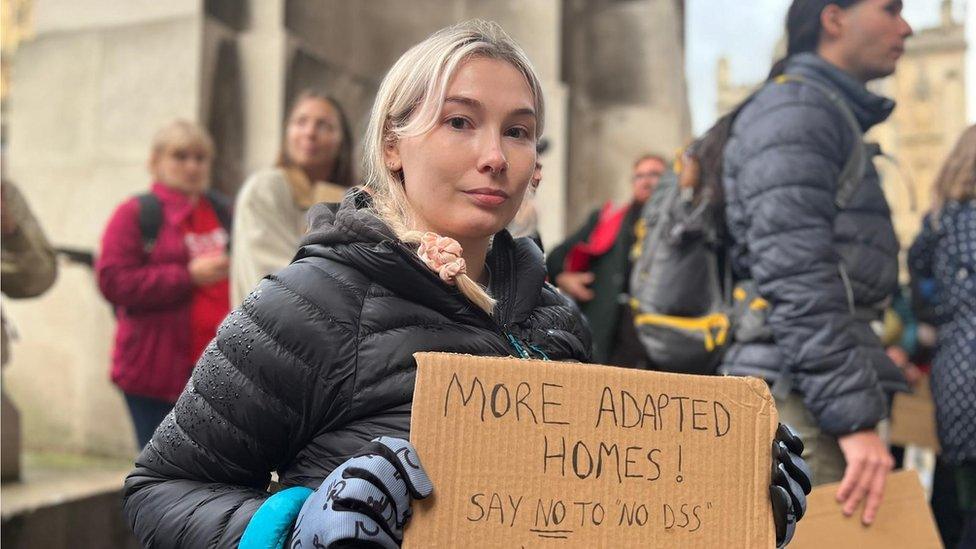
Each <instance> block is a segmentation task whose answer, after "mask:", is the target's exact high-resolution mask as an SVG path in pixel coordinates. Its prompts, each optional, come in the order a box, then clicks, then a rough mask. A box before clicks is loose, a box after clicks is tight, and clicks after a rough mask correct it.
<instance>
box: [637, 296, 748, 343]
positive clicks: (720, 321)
mask: <svg viewBox="0 0 976 549" xmlns="http://www.w3.org/2000/svg"><path fill="white" fill-rule="evenodd" d="M631 304H632V305H634V304H635V303H634V302H633V301H632V302H631ZM634 323H635V324H637V325H638V326H644V325H656V326H666V327H669V328H678V329H681V330H692V331H699V332H702V334H704V336H705V350H706V351H712V350H714V349H715V346H716V345H724V344H725V341H726V339H727V338H728V332H729V317H728V316H727V315H725V314H722V313H712V314H710V315H705V316H700V317H695V318H691V317H683V316H670V315H658V314H653V313H641V314H638V315H636V316H634ZM713 332H714V335H713Z"/></svg>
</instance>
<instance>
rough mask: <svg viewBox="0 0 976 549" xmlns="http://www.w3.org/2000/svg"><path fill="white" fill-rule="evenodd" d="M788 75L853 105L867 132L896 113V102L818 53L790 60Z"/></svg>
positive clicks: (858, 119)
mask: <svg viewBox="0 0 976 549" xmlns="http://www.w3.org/2000/svg"><path fill="white" fill-rule="evenodd" d="M786 74H796V75H799V76H803V77H806V78H813V79H816V80H817V81H819V82H822V83H824V84H827V85H829V86H831V87H833V88H835V89H837V90H838V91H840V93H841V95H842V96H843V97H844V98H845V99H847V102H848V103H849V104H850V105H851V109H852V110H853V111H854V115H855V116H856V117H857V121H858V122H859V123H860V124H861V129H862V130H864V131H868V130H869V129H870V128H871V127H872V126H874V125H875V124H879V123H881V122H883V121H884V120H885V119H886V118H888V116H889V115H891V112H892V111H893V110H894V109H895V102H894V101H892V100H891V99H889V98H887V97H883V96H880V95H877V94H875V93H872V92H871V91H869V90H868V89H867V87H866V86H865V85H864V84H863V83H861V82H860V81H858V80H857V79H856V78H854V77H853V76H851V75H850V74H848V73H847V72H844V71H843V70H841V69H840V68H839V67H837V66H836V65H833V64H832V63H830V62H829V61H827V60H826V59H824V58H823V57H820V56H819V55H817V54H815V53H810V52H807V53H800V54H796V55H794V56H792V57H790V59H789V61H787V64H786Z"/></svg>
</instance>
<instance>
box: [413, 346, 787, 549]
mask: <svg viewBox="0 0 976 549" xmlns="http://www.w3.org/2000/svg"><path fill="white" fill-rule="evenodd" d="M415 357H416V359H417V383H416V388H415V391H414V400H413V410H412V418H411V427H410V438H411V440H412V441H413V443H414V444H415V445H416V447H417V451H418V453H419V454H420V459H421V461H422V462H423V465H424V468H425V469H426V470H427V472H428V473H429V475H430V478H431V480H432V481H433V484H434V495H433V496H432V497H431V498H429V499H427V500H423V501H417V502H414V504H413V510H414V515H413V518H412V519H411V522H410V524H409V526H408V527H407V530H406V533H405V539H404V547H408V548H409V547H424V548H427V547H445V548H455V547H506V548H511V547H543V546H546V547H548V546H559V547H614V548H616V547H773V546H774V545H775V529H774V527H773V522H772V510H771V506H770V503H769V479H770V461H771V451H770V446H771V442H772V439H773V436H774V434H775V430H776V425H777V414H776V408H775V405H774V403H773V399H772V396H771V395H770V393H769V390H768V387H767V386H766V384H765V383H764V382H762V381H760V380H758V379H754V378H733V377H719V376H687V375H677V374H665V373H657V372H646V371H639V370H631V369H624V368H614V367H611V366H599V365H588V364H574V363H559V362H543V361H537V360H518V359H510V358H486V357H472V356H464V355H455V354H444V353H418V354H417V355H415Z"/></svg>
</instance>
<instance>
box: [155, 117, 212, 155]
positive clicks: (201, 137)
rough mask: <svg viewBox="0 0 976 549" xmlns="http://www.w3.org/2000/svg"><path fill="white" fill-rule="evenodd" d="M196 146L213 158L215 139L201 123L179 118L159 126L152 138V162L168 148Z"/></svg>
mask: <svg viewBox="0 0 976 549" xmlns="http://www.w3.org/2000/svg"><path fill="white" fill-rule="evenodd" d="M181 148H195V149H200V150H202V151H204V152H206V153H207V156H208V157H210V158H211V159H213V155H214V144H213V139H211V138H210V134H209V133H207V130H205V129H203V128H202V127H201V126H200V125H199V124H195V123H193V122H190V121H189V120H184V119H181V118H178V119H176V120H173V121H171V122H169V123H168V124H166V125H165V126H163V127H162V128H159V129H158V130H157V131H156V133H155V134H154V135H153V138H152V146H151V148H150V155H149V157H150V162H154V161H155V160H156V159H157V158H158V157H159V155H161V154H163V153H164V152H166V151H167V150H168V149H181Z"/></svg>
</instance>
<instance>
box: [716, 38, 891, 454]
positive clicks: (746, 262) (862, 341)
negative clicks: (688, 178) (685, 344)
mask: <svg viewBox="0 0 976 549" xmlns="http://www.w3.org/2000/svg"><path fill="white" fill-rule="evenodd" d="M786 73H787V74H795V75H799V76H800V77H801V78H804V79H810V80H816V81H818V82H820V83H821V84H824V85H826V86H829V87H830V88H832V89H835V90H837V91H838V92H839V93H840V95H841V96H842V97H843V98H844V99H846V100H847V101H848V104H849V105H850V107H851V109H852V111H853V112H854V114H855V116H856V117H857V119H858V121H859V122H860V125H861V127H862V129H863V131H867V130H868V129H869V128H870V127H871V126H873V125H875V124H877V123H879V122H881V121H883V120H884V119H885V118H887V117H888V115H889V114H890V113H891V111H892V109H893V108H894V103H893V102H892V101H890V100H889V99H886V98H883V97H880V96H877V95H874V94H872V93H871V92H869V91H868V90H867V89H866V88H865V87H864V85H863V84H861V83H860V82H857V81H856V80H855V79H853V78H852V77H851V76H850V75H848V74H846V73H844V72H843V71H841V70H840V69H838V68H837V67H834V66H833V65H831V64H829V63H828V62H827V61H825V60H823V59H822V58H820V57H818V56H817V55H815V54H810V53H806V54H800V55H796V56H794V57H793V58H792V59H791V60H790V62H789V63H788V65H787V68H786ZM853 139H861V136H860V135H858V136H855V135H854V134H853V132H852V131H851V129H850V125H849V124H847V123H846V122H845V120H844V118H843V115H842V113H841V111H840V110H839V109H838V108H837V107H836V106H835V105H834V104H832V103H831V101H830V99H828V98H827V96H826V95H825V94H824V93H823V92H822V91H820V90H818V89H816V88H814V87H813V86H811V85H805V84H803V83H800V82H794V81H788V82H785V83H777V82H771V83H768V84H766V86H765V87H764V88H763V89H762V90H761V91H760V92H759V93H758V94H757V95H756V96H755V98H754V99H753V100H752V102H751V103H749V104H748V105H747V106H746V107H745V108H744V109H743V110H742V112H741V113H740V114H739V116H738V118H737V119H736V121H735V123H734V125H733V128H732V136H731V138H730V140H729V142H728V145H727V148H726V150H725V151H726V152H725V160H724V168H723V170H724V171H723V174H724V186H725V191H726V195H727V206H726V215H727V219H728V229H729V234H730V237H731V239H732V242H733V243H732V262H733V270H734V272H735V275H736V277H737V278H740V279H753V280H755V282H756V284H757V287H758V290H759V294H760V295H761V296H762V297H764V298H765V299H766V300H767V301H768V302H769V304H770V307H769V310H768V325H769V327H770V329H771V332H772V334H771V335H772V338H771V340H767V341H756V342H751V343H742V342H740V343H738V344H736V345H734V346H733V347H732V348H731V349H730V350H729V353H728V354H727V355H726V358H725V362H724V364H723V365H722V370H723V371H724V372H725V373H729V374H734V375H752V376H758V377H763V378H766V379H768V380H772V381H775V380H778V379H780V376H781V375H784V374H785V375H786V376H788V377H787V379H786V381H787V383H786V384H784V385H785V387H786V388H789V387H792V388H793V390H795V391H797V392H799V393H801V394H803V395H804V401H805V403H806V405H807V408H808V409H809V410H810V411H811V412H812V413H813V415H814V417H815V418H816V419H817V421H818V423H819V425H820V427H821V428H822V429H823V430H824V431H825V432H827V433H830V434H834V435H842V434H846V433H851V432H854V431H858V430H861V429H865V428H870V427H873V426H874V425H875V424H877V422H878V421H880V420H881V419H883V418H884V417H885V416H886V415H887V400H888V397H889V394H886V393H891V392H893V391H896V390H905V389H907V387H906V385H905V382H904V379H903V378H902V375H901V373H900V371H899V370H898V368H897V367H896V366H895V365H894V364H893V363H892V362H891V360H889V359H888V357H887V356H886V355H885V353H884V350H883V348H882V346H881V342H880V341H879V340H878V338H877V336H875V334H874V333H873V332H872V330H871V328H870V326H869V319H868V318H867V315H863V314H861V313H860V312H859V314H858V315H857V318H859V319H860V320H855V315H854V314H852V308H856V309H858V310H859V311H863V310H868V309H871V308H872V307H874V306H876V305H877V304H879V303H880V302H883V301H884V300H885V299H887V298H888V297H889V296H890V295H891V294H892V293H893V292H894V291H895V289H896V288H897V281H898V241H897V240H896V238H895V233H894V229H893V228H892V224H891V212H890V210H889V208H888V203H887V201H886V200H885V197H884V194H883V192H882V190H881V186H880V183H879V179H878V173H877V171H876V170H875V168H874V166H873V164H872V163H871V162H868V165H867V169H866V171H865V173H864V178H863V180H862V182H861V184H860V185H859V186H858V188H857V191H856V192H855V193H854V195H853V196H852V198H851V200H850V202H849V204H848V206H847V207H846V208H845V209H844V210H841V211H838V208H837V207H836V206H835V204H834V200H835V197H836V193H837V183H838V176H839V174H840V172H841V169H842V168H843V166H844V163H845V162H846V161H847V158H848V155H849V154H850V151H851V147H852V145H853V143H854V142H853ZM842 271H843V272H842ZM845 275H846V278H847V280H846V281H845ZM851 301H853V303H852V302H851Z"/></svg>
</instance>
